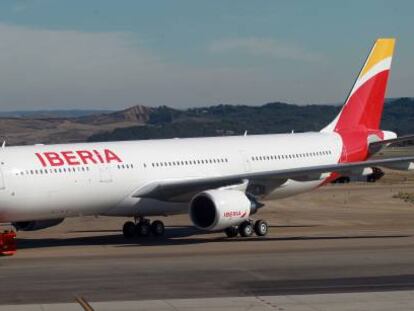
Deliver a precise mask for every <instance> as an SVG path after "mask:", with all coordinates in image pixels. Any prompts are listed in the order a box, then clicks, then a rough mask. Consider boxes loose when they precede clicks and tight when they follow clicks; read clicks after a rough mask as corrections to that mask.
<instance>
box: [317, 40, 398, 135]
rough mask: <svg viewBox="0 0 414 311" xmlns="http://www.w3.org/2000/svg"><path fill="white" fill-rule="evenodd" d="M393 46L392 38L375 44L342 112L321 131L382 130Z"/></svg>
mask: <svg viewBox="0 0 414 311" xmlns="http://www.w3.org/2000/svg"><path fill="white" fill-rule="evenodd" d="M394 46H395V39H393V38H386V39H378V40H377V41H376V42H375V44H374V46H373V48H372V50H371V53H370V54H369V56H368V58H367V60H366V62H365V64H364V66H363V67H362V70H361V72H360V73H359V75H358V78H357V80H356V82H355V84H354V86H353V88H352V90H351V92H350V94H349V96H348V98H347V100H346V102H345V105H344V106H343V108H342V110H341V112H340V113H339V115H338V116H337V117H336V119H335V120H334V121H333V122H332V123H331V124H329V125H328V126H327V127H326V128H325V129H323V130H322V131H324V132H333V131H335V132H344V131H352V130H357V129H359V130H361V128H365V129H378V128H379V125H380V121H381V116H382V111H383V106H384V98H385V91H386V87H387V81H388V76H389V72H390V69H391V61H392V55H393V53H394Z"/></svg>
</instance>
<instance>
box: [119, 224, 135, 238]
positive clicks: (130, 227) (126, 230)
mask: <svg viewBox="0 0 414 311" xmlns="http://www.w3.org/2000/svg"><path fill="white" fill-rule="evenodd" d="M122 233H123V234H124V237H125V238H126V239H132V238H133V237H135V235H136V230H135V224H134V223H133V222H132V221H127V222H126V223H124V226H123V227H122Z"/></svg>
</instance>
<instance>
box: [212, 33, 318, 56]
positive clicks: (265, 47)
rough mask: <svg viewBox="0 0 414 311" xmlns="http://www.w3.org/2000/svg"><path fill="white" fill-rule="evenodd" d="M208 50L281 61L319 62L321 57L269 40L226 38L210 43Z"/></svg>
mask: <svg viewBox="0 0 414 311" xmlns="http://www.w3.org/2000/svg"><path fill="white" fill-rule="evenodd" d="M209 50H210V51H211V52H214V53H223V52H231V53H235V52H237V53H244V54H250V55H262V56H269V57H272V58H277V59H282V60H299V61H319V60H321V58H322V57H321V55H319V54H317V53H314V52H310V51H306V50H305V49H303V48H302V47H300V46H297V45H295V44H292V43H286V42H280V41H277V40H274V39H270V38H255V37H250V38H227V39H220V40H216V41H214V42H212V43H211V45H210V47H209Z"/></svg>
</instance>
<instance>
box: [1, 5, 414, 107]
mask: <svg viewBox="0 0 414 311" xmlns="http://www.w3.org/2000/svg"><path fill="white" fill-rule="evenodd" d="M413 13H414V4H413V2H412V1H379V0H377V1H369V0H366V1H317V0H315V1H274V0H266V1H265V0H257V1H247V0H238V1H235V0H233V1H228V0H208V1H201V0H182V1H178V0H177V1H175V0H168V1H167V0H165V1H138V0H135V1H132V0H131V1H106V0H99V1H97V0H95V1H94V0H90V1H78V0H71V1H59V0H31V1H30V0H26V1H24V0H20V1H16V0H14V1H8V0H3V1H1V2H0V104H1V107H0V109H1V110H10V109H53V108H65V109H72V108H105V109H107V108H110V109H112V108H113V109H118V108H124V107H127V106H131V105H135V104H144V105H149V106H157V105H170V106H173V107H179V108H180V107H191V106H202V105H213V104H219V103H229V104H249V105H261V104H264V103H266V102H271V101H286V102H290V103H298V104H312V103H337V102H341V101H342V100H343V99H344V98H345V97H346V94H347V92H348V91H349V89H350V87H351V84H352V82H353V80H354V79H355V76H356V74H357V71H358V70H359V68H360V67H361V65H362V62H363V61H364V59H365V57H366V55H367V53H368V52H369V49H370V47H371V45H372V43H373V41H374V40H375V38H377V37H387V36H392V37H396V38H397V52H396V57H395V59H394V66H393V71H392V75H391V81H390V85H389V89H388V90H389V92H388V96H390V97H399V96H413V95H414V94H413V93H414V92H413V87H412V85H413V81H414V80H413V78H414V65H413V63H414V62H413V57H412V55H413V52H414V37H413V36H412V30H413V29H414V27H413V26H414V22H413V21H412V15H413Z"/></svg>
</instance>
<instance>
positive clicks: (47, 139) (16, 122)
mask: <svg viewBox="0 0 414 311" xmlns="http://www.w3.org/2000/svg"><path fill="white" fill-rule="evenodd" d="M339 109H340V107H339V106H333V105H332V106H329V105H311V106H297V105H291V104H285V103H269V104H266V105H263V106H256V107H252V106H230V105H219V106H212V107H204V108H191V109H185V110H179V109H173V108H170V107H166V106H162V107H157V108H149V107H145V106H134V107H131V108H128V109H125V110H121V111H113V112H111V111H104V112H102V111H90V110H87V111H85V110H81V111H70V110H69V111H38V112H14V113H15V114H14V115H13V114H11V113H9V114H7V113H6V117H0V136H1V138H2V139H6V141H7V144H8V145H24V144H35V143H45V144H52V143H67V142H81V141H111V140H134V139H151V138H173V137H198V136H222V135H237V134H243V133H244V132H245V131H246V130H247V131H248V133H249V134H263V133H287V132H291V131H292V130H294V131H295V132H304V131H318V130H320V129H321V128H322V127H323V126H324V125H326V124H327V123H328V122H330V121H331V120H332V119H333V118H334V117H335V115H336V114H337V113H338V111H339ZM10 116H14V117H10ZM382 124H383V125H382V128H384V129H388V130H392V131H395V132H397V133H398V134H400V135H403V134H408V133H414V99H411V98H400V99H394V100H387V102H386V104H385V111H384V116H383V122H382Z"/></svg>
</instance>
